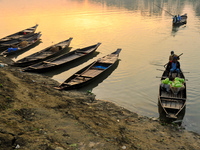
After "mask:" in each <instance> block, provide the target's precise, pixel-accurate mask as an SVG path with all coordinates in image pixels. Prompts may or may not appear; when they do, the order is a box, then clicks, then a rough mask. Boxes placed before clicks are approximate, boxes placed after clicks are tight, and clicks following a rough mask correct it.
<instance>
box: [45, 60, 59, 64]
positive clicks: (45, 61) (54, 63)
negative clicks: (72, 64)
mask: <svg viewBox="0 0 200 150" xmlns="http://www.w3.org/2000/svg"><path fill="white" fill-rule="evenodd" d="M43 63H46V64H52V65H58V64H56V63H52V62H48V61H43Z"/></svg>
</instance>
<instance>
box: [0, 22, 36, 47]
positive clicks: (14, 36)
mask: <svg viewBox="0 0 200 150" xmlns="http://www.w3.org/2000/svg"><path fill="white" fill-rule="evenodd" d="M37 27H38V24H36V25H35V26H33V27H30V28H27V29H24V30H22V31H19V32H17V33H14V34H11V35H8V36H6V37H4V38H1V39H0V44H2V43H4V42H7V41H10V40H13V39H20V38H22V37H26V36H29V35H30V34H33V33H34V32H35V30H36V29H37Z"/></svg>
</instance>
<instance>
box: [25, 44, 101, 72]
mask: <svg viewBox="0 0 200 150" xmlns="http://www.w3.org/2000/svg"><path fill="white" fill-rule="evenodd" d="M100 44H101V43H97V44H95V45H92V46H89V47H85V48H82V49H77V50H74V51H71V52H69V53H66V54H62V55H60V56H58V57H56V58H51V59H48V60H46V61H42V62H39V63H37V64H33V65H31V66H28V67H26V68H23V69H22V71H30V72H45V71H47V70H52V69H54V68H58V67H59V66H62V65H65V64H67V63H70V62H72V61H75V60H78V59H79V58H82V57H86V56H88V55H89V54H91V53H92V52H94V51H95V50H96V49H97V48H98V47H99V45H100Z"/></svg>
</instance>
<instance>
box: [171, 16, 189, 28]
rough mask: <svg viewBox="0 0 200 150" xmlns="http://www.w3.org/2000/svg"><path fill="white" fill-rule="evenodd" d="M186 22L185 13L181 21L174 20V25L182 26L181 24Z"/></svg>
mask: <svg viewBox="0 0 200 150" xmlns="http://www.w3.org/2000/svg"><path fill="white" fill-rule="evenodd" d="M186 23H187V14H184V15H182V16H181V21H178V22H173V21H172V24H173V26H181V25H184V24H186Z"/></svg>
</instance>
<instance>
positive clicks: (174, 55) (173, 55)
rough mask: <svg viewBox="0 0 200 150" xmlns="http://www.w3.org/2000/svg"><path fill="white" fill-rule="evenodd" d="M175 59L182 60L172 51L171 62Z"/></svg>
mask: <svg viewBox="0 0 200 150" xmlns="http://www.w3.org/2000/svg"><path fill="white" fill-rule="evenodd" d="M174 57H176V58H177V59H178V60H179V59H180V58H179V56H178V55H176V54H174V51H171V55H170V56H169V61H170V62H172V61H173V58H174Z"/></svg>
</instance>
